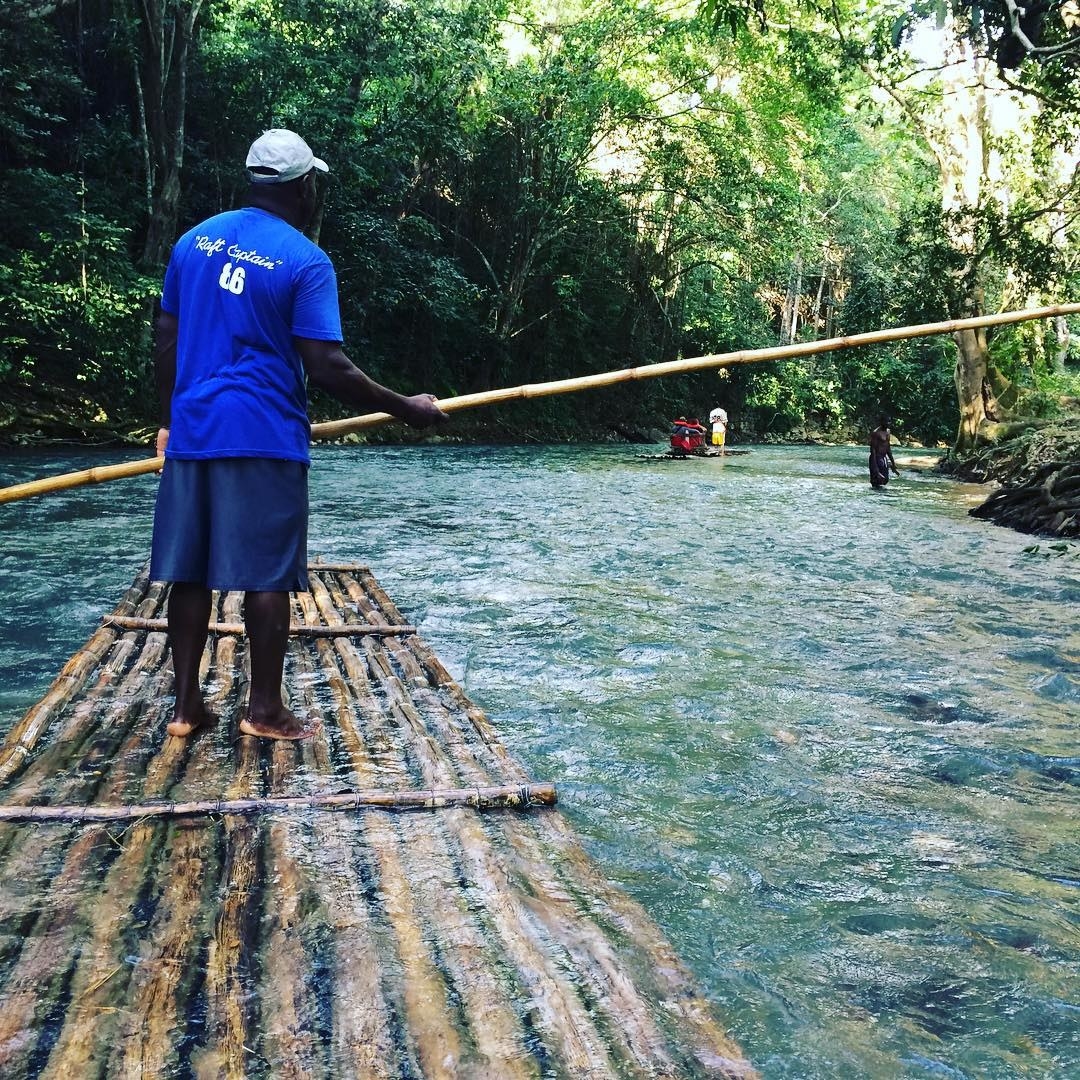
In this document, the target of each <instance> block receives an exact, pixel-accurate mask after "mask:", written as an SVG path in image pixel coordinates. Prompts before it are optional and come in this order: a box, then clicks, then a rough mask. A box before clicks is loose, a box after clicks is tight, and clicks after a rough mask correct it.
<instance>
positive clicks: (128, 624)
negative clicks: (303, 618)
mask: <svg viewBox="0 0 1080 1080" xmlns="http://www.w3.org/2000/svg"><path fill="white" fill-rule="evenodd" d="M101 622H102V624H103V625H104V626H117V627H119V628H120V629H122V630H146V631H148V632H149V633H157V632H160V633H165V632H167V631H168V629H169V623H168V620H167V619H139V618H136V617H135V616H132V615H103V616H102V617H101ZM209 630H210V633H212V634H237V635H239V636H241V637H242V636H243V635H244V634H245V632H246V631H245V629H244V624H243V623H222V622H212V623H211V624H210V626H209ZM415 633H416V627H415V626H409V625H404V624H395V623H338V624H336V625H334V626H321V625H319V624H317V623H292V624H290V626H289V634H290V635H292V636H294V637H369V636H375V637H386V636H388V635H389V636H393V635H394V634H415Z"/></svg>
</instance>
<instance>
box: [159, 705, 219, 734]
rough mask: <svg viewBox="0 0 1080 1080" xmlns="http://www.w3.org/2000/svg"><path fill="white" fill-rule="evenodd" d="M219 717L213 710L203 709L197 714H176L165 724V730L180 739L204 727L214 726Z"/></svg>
mask: <svg viewBox="0 0 1080 1080" xmlns="http://www.w3.org/2000/svg"><path fill="white" fill-rule="evenodd" d="M217 719H218V718H217V717H216V716H215V715H214V714H213V713H212V712H208V711H207V710H206V709H203V710H202V712H201V713H199V714H197V715H195V716H184V717H181V716H174V717H173V718H172V719H171V720H170V721H169V722H168V724H166V725H165V730H166V731H167V732H168V733H169V734H170V735H175V736H176V737H177V738H178V739H186V738H188V737H189V736H191V735H194V734H195V732H197V731H202V729H203V728H208V727H213V726H214V724H216V723H217Z"/></svg>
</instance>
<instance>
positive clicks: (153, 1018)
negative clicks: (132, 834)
mask: <svg viewBox="0 0 1080 1080" xmlns="http://www.w3.org/2000/svg"><path fill="white" fill-rule="evenodd" d="M236 649H237V639H236V638H235V637H223V638H221V639H220V640H219V641H218V643H217V649H216V652H215V661H216V669H217V678H216V685H217V689H216V692H215V693H214V695H213V696H212V697H211V698H210V699H209V700H208V702H207V704H208V706H209V707H210V708H211V709H213V710H215V711H216V712H218V714H219V715H223V714H224V710H225V708H226V706H227V704H228V702H229V698H230V695H231V693H232V690H233V687H234V684H235V683H236V682H237V675H236V664H235V656H236ZM166 742H167V745H172V744H175V745H183V743H184V742H185V740H182V739H168V740H166ZM220 771H221V758H220V752H219V751H218V750H217V748H216V747H215V746H214V743H213V740H212V739H209V738H205V737H204V738H201V739H197V740H195V745H194V746H193V748H192V751H191V758H190V759H189V761H188V765H187V768H186V769H185V771H184V775H183V777H182V778H181V780H180V781H179V783H178V785H177V786H178V787H179V786H184V787H191V786H195V787H202V786H205V785H209V784H212V783H215V782H219V779H218V778H219V775H220ZM173 790H176V789H175V788H174V789H173ZM161 865H162V867H163V870H164V882H163V884H162V891H161V898H160V900H159V901H158V903H157V905H156V907H155V909H154V914H153V920H152V922H151V923H150V925H149V926H148V927H147V928H146V930H145V932H144V933H143V935H142V941H141V942H140V946H139V949H138V953H139V956H140V963H139V964H137V965H136V966H135V970H134V971H133V972H132V975H131V981H130V984H129V989H128V993H127V1002H126V1007H125V1008H124V1010H123V1011H122V1013H121V1017H120V1021H119V1029H118V1030H117V1033H116V1038H115V1041H114V1043H113V1045H112V1047H111V1051H110V1059H109V1061H108V1063H107V1066H106V1068H105V1070H104V1073H103V1075H105V1076H110V1077H113V1076H116V1077H132V1078H135V1077H138V1078H139V1080H155V1078H158V1077H166V1076H173V1075H174V1073H175V1063H176V1057H177V1056H178V1052H177V1044H178V1043H179V1042H180V1041H181V1039H182V1038H183V1035H184V1023H183V1019H182V1018H183V1017H185V1015H188V1014H189V1013H190V1011H191V1005H190V1003H189V1002H190V998H191V995H192V992H193V989H194V987H195V986H196V985H197V984H198V982H199V981H200V980H201V965H200V963H199V953H200V951H201V949H202V947H203V945H204V944H205V942H206V940H207V938H208V936H209V932H210V930H209V923H210V917H211V916H210V913H211V912H212V911H213V902H214V901H215V900H216V897H215V895H214V894H215V891H216V889H217V883H218V874H219V873H220V869H221V852H220V850H219V844H218V834H217V832H216V830H211V829H204V828H201V827H199V826H198V825H197V824H191V825H188V826H186V827H185V826H183V825H174V826H173V827H172V828H171V829H170V836H169V847H168V849H167V851H166V852H165V854H164V856H163V859H162V863H161ZM67 1075H68V1076H70V1075H72V1073H70V1072H69V1073H67Z"/></svg>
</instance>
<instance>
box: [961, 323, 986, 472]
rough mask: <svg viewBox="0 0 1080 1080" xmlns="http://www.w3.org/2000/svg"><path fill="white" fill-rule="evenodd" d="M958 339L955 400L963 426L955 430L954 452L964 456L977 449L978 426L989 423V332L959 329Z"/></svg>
mask: <svg viewBox="0 0 1080 1080" xmlns="http://www.w3.org/2000/svg"><path fill="white" fill-rule="evenodd" d="M953 340H954V341H955V342H956V369H955V371H954V373H953V379H954V381H955V384H956V400H957V404H958V406H959V409H960V425H959V427H958V428H957V431H956V445H955V446H954V447H953V453H955V454H957V455H959V456H963V455H965V454H969V453H971V451H972V450H974V448H975V445H976V443H977V441H978V436H979V429H980V427H981V426H982V425H983V424H984V423H985V422H986V419H987V417H986V398H985V396H984V394H985V389H986V385H987V365H988V361H987V351H986V331H985V330H982V329H979V330H960V331H958V332H957V333H955V334H953Z"/></svg>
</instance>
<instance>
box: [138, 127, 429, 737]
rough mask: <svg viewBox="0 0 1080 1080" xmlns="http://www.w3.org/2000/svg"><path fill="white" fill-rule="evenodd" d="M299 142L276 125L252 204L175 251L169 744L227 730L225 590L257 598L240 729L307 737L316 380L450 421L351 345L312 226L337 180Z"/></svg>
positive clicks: (166, 380) (254, 166) (168, 372)
mask: <svg viewBox="0 0 1080 1080" xmlns="http://www.w3.org/2000/svg"><path fill="white" fill-rule="evenodd" d="M328 171H329V168H328V166H327V164H326V163H325V162H324V161H321V160H320V159H319V158H317V157H315V155H314V154H313V153H312V152H311V148H310V147H309V146H308V144H307V143H306V142H305V141H304V140H303V139H302V138H300V136H299V135H296V134H295V133H294V132H291V131H285V130H282V129H274V130H271V131H267V132H266V133H265V134H263V135H262V136H260V137H259V138H258V139H256V140H255V142H254V143H253V144H252V146H251V149H250V151H249V152H248V156H247V175H248V181H249V204H250V205H249V206H247V207H246V208H245V209H242V210H233V211H229V212H227V213H224V214H218V215H216V216H215V217H212V218H209V219H208V220H206V221H204V222H202V223H201V224H199V225H197V226H195V228H193V229H192V230H190V231H189V232H187V233H185V234H184V235H183V236H182V237H180V239H179V240H178V241H177V242H176V246H175V247H174V248H173V251H172V256H171V257H170V259H169V266H168V269H167V270H166V272H165V284H164V288H163V290H162V296H161V313H160V315H159V316H158V319H157V327H156V331H157V333H156V340H155V345H154V361H155V365H156V372H157V387H158V395H159V397H160V399H161V409H162V426H161V430H160V431H159V432H158V437H157V452H158V454H159V455H161V454H163V455H164V456H165V464H164V469H163V472H162V476H161V485H160V487H159V489H158V499H157V507H156V510H155V513H154V540H153V548H152V553H151V560H150V576H151V578H152V579H153V580H155V581H169V582H171V583H172V590H171V592H170V595H169V610H168V623H169V642H170V645H171V647H172V657H173V672H174V675H175V681H176V705H175V708H174V711H173V718H172V721H171V722H170V723H169V725H168V727H167V729H166V730H167V731H168V733H169V734H170V735H176V736H179V737H181V738H183V737H186V736H188V735H191V734H192V733H193V732H195V731H197V730H198V729H199V728H201V727H204V726H206V725H207V724H209V723H210V722H212V717H211V716H210V714H209V713H208V712H207V709H206V706H205V703H204V702H203V697H202V690H201V687H200V685H199V661H200V658H201V657H202V653H203V649H204V647H205V645H206V637H207V633H208V628H209V623H210V600H211V590H213V589H219V590H221V591H226V590H241V591H243V592H244V594H245V597H244V622H245V627H246V630H247V636H248V642H249V644H250V650H251V693H250V698H249V702H248V707H247V710H246V713H245V715H244V716H243V718H242V719H241V721H240V730H241V731H242V732H243V733H244V734H245V735H255V736H258V737H260V738H265V739H305V738H308V737H309V736H311V735H313V734H314V733H315V730H316V728H315V727H307V726H305V725H304V724H303V723H302V722H301V721H300V720H299V719H298V718H297V717H296V716H294V715H293V713H291V712H290V711H289V710H288V709H287V708H286V707H285V705H284V704H283V702H282V700H281V678H282V671H283V667H284V662H285V649H286V645H287V644H288V634H289V593H290V592H292V591H297V590H299V591H306V590H307V588H308V578H307V522H308V492H307V472H308V465H309V463H310V456H309V452H308V444H309V441H310V437H311V428H310V423H309V421H308V415H307V391H306V387H305V374H306V377H307V378H308V379H310V380H311V382H312V383H313V384H314V385H316V386H318V387H321V388H322V389H323V390H325V391H327V392H328V393H330V394H332V395H333V396H334V397H336V398H337V399H338V400H340V401H342V402H343V403H345V404H346V405H349V406H352V407H355V408H357V409H359V410H368V409H371V410H379V411H383V412H388V413H392V414H393V415H394V416H397V417H398V418H400V419H402V420H404V421H405V422H406V423H408V424H411V425H412V426H413V427H426V426H428V425H429V424H433V423H435V422H436V421H439V420H442V419H445V416H446V414H445V413H444V412H443V411H442V410H441V409H440V408H439V407H438V405H436V403H435V398H434V397H433V396H432V395H430V394H416V395H413V396H412V397H404V396H402V395H401V394H398V393H395V392H394V391H393V390H389V389H387V388H386V387H385V386H381V385H380V384H379V383H376V382H374V381H373V380H372V379H370V378H368V376H367V375H365V374H364V372H362V371H361V370H360V369H359V368H357V367H356V366H355V365H354V364H353V363H352V361H351V360H350V359H349V358H348V356H346V355H345V353H344V351H343V350H342V333H341V316H340V312H339V309H338V295H337V279H336V276H335V274H334V267H333V265H332V263H331V262H330V259H329V258H328V257H327V255H326V254H325V253H324V252H323V251H322V250H321V249H320V248H319V247H318V246H317V245H315V244H313V243H312V242H311V241H310V240H308V239H307V237H305V236H304V234H303V232H302V230H303V229H304V228H306V226H307V225H308V224H309V223H310V221H311V218H312V214H313V212H314V210H315V205H316V191H317V189H316V183H317V181H316V174H317V173H319V172H328Z"/></svg>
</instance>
